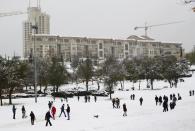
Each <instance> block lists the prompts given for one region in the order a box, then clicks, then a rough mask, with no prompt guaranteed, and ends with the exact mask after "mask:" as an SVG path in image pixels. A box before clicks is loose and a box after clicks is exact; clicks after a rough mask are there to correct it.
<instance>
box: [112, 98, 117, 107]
mask: <svg viewBox="0 0 195 131" xmlns="http://www.w3.org/2000/svg"><path fill="white" fill-rule="evenodd" d="M115 103H116V99H115V98H113V99H112V107H113V108H116V107H115Z"/></svg>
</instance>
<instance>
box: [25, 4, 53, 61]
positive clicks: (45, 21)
mask: <svg viewBox="0 0 195 131" xmlns="http://www.w3.org/2000/svg"><path fill="white" fill-rule="evenodd" d="M33 25H36V26H37V27H38V30H37V33H38V34H50V17H49V15H48V14H46V13H43V12H41V8H40V4H38V5H37V7H30V6H29V7H28V19H27V20H26V21H24V22H23V44H24V45H23V53H24V54H23V55H24V57H25V58H27V57H29V56H30V54H32V52H33V49H32V46H33V45H31V44H32V43H31V42H30V41H31V40H30V36H31V35H32V34H33V30H32V26H33Z"/></svg>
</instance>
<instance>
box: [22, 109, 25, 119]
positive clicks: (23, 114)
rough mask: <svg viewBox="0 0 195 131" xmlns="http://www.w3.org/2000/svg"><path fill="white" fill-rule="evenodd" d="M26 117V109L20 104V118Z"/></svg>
mask: <svg viewBox="0 0 195 131" xmlns="http://www.w3.org/2000/svg"><path fill="white" fill-rule="evenodd" d="M25 117H26V109H25V107H24V106H22V118H25Z"/></svg>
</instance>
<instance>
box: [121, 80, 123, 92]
mask: <svg viewBox="0 0 195 131" xmlns="http://www.w3.org/2000/svg"><path fill="white" fill-rule="evenodd" d="M120 84H121V90H123V83H122V81H120Z"/></svg>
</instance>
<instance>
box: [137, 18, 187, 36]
mask: <svg viewBox="0 0 195 131" xmlns="http://www.w3.org/2000/svg"><path fill="white" fill-rule="evenodd" d="M182 22H184V21H175V22H169V23H162V24H155V25H147V23H145V26H136V27H134V30H138V29H144V30H145V36H147V32H148V29H149V28H152V27H157V26H164V25H170V24H177V23H182Z"/></svg>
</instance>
